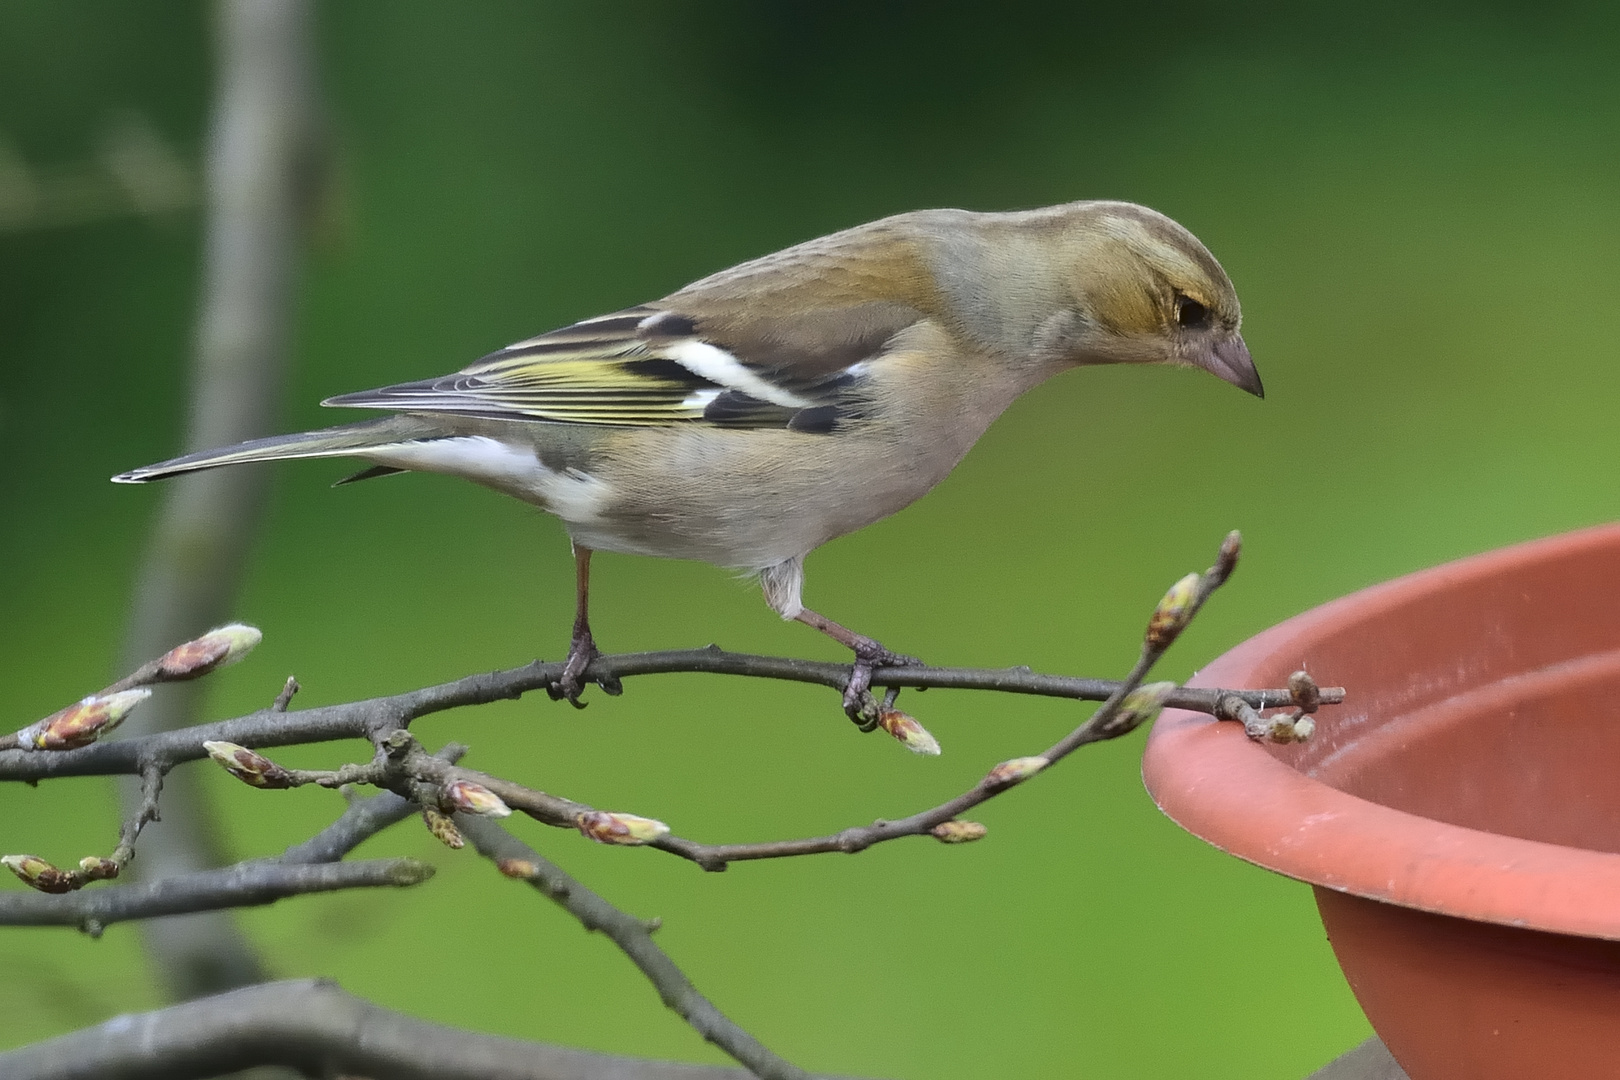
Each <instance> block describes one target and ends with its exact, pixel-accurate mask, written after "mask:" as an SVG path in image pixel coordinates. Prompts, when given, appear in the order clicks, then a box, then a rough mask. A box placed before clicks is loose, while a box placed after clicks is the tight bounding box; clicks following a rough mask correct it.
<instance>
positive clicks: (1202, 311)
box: [1176, 293, 1209, 329]
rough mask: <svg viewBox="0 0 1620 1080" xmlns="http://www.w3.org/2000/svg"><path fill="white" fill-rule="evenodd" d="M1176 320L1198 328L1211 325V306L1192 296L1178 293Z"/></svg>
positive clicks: (1186, 325)
mask: <svg viewBox="0 0 1620 1080" xmlns="http://www.w3.org/2000/svg"><path fill="white" fill-rule="evenodd" d="M1176 322H1178V323H1180V324H1181V325H1182V326H1185V327H1188V328H1191V329H1197V328H1198V327H1201V326H1208V325H1209V308H1207V307H1205V306H1204V305H1203V304H1200V303H1199V302H1198V301H1196V300H1194V299H1193V298H1192V297H1190V296H1183V295H1182V294H1181V293H1177V294H1176Z"/></svg>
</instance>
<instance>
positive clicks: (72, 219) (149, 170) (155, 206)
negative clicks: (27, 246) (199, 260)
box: [0, 112, 197, 233]
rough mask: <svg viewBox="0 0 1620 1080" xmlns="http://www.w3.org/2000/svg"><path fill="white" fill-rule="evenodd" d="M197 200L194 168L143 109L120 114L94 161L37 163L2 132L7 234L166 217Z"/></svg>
mask: <svg viewBox="0 0 1620 1080" xmlns="http://www.w3.org/2000/svg"><path fill="white" fill-rule="evenodd" d="M196 202H197V179H196V177H195V176H194V175H193V173H192V169H191V167H190V166H189V165H187V164H186V162H185V161H184V160H183V159H182V158H181V157H180V155H179V153H178V152H177V151H176V150H175V149H174V147H172V146H170V145H169V143H168V141H167V140H165V139H164V138H163V136H162V134H160V133H159V132H158V130H157V128H155V127H154V126H153V125H152V122H151V121H150V120H149V119H147V117H146V116H144V115H143V114H141V113H138V112H122V113H119V114H116V115H115V116H113V117H112V118H111V120H110V121H109V122H108V124H107V127H106V129H105V131H104V132H103V134H102V136H101V139H100V146H99V148H98V152H97V154H96V156H95V158H94V159H92V160H91V161H88V162H79V163H74V164H63V165H32V164H30V163H29V162H28V161H27V160H25V159H24V158H23V156H22V155H21V154H20V153H19V152H18V151H17V149H16V148H15V147H14V146H12V145H11V143H10V142H8V141H7V140H6V139H5V138H4V137H3V136H0V233H8V232H24V231H27V230H30V229H55V228H66V227H69V226H74V225H85V224H88V223H90V222H95V221H104V220H106V219H108V218H119V217H126V216H130V215H135V216H139V217H151V218H160V217H164V216H167V215H170V214H175V213H178V212H180V211H182V210H188V209H190V208H191V207H193V206H195V205H196Z"/></svg>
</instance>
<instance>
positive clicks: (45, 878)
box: [0, 855, 78, 893]
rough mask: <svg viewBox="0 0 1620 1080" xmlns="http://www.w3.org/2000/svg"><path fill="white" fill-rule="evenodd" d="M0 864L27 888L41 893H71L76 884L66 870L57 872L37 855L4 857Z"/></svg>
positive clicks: (0, 857)
mask: <svg viewBox="0 0 1620 1080" xmlns="http://www.w3.org/2000/svg"><path fill="white" fill-rule="evenodd" d="M0 864H4V866H5V868H6V869H7V870H10V871H11V872H12V873H13V874H16V875H17V876H18V877H19V878H21V879H22V880H23V882H24V884H26V885H28V886H29V888H33V889H38V890H39V891H40V892H43V893H65V892H72V891H73V890H74V889H76V888H78V882H77V881H75V880H74V877H73V875H72V874H70V873H68V872H67V871H66V870H58V869H57V868H56V867H54V866H52V865H51V864H50V863H48V862H46V861H45V860H44V859H42V858H40V857H39V856H38V855H4V856H0Z"/></svg>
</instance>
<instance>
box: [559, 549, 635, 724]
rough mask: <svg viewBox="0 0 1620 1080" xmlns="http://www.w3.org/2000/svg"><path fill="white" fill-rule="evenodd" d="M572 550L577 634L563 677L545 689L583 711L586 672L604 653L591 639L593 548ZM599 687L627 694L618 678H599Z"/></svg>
mask: <svg viewBox="0 0 1620 1080" xmlns="http://www.w3.org/2000/svg"><path fill="white" fill-rule="evenodd" d="M573 547H574V634H573V637H572V638H570V639H569V642H568V659H567V660H565V661H563V670H562V675H561V676H559V677H558V679H557V681H556V682H554V683H552V684H551V685H550V686H548V687H546V693H548V694H550V695H551V700H553V701H560V700H562V699H563V698H567V699H568V703H569V704H570V705H572V706H573V707H574V708H576V709H583V708H584V707H585V703H584V702H582V701H580V700H579V695H580V694H581V693H583V692H584V690H585V682H584V675H585V669H586V668H588V667H590V666H591V661H592V660H595V659H596V658H597V657H598V656H600V655H602V654H601V653H600V652H599V651H598V650H597V648H596V639H595V638H593V637H591V616H590V607H591V549H590V548H588V547H586V546H585V545H584V544H575V545H574V546H573ZM596 684H597V685H598V686H600V687H601V688H602V689H603V690H604V691H606V692H607V693H609V694H620V693H623V692H624V687H623V686H622V685H621V684H620V682H619V680H618V679H598V680H596Z"/></svg>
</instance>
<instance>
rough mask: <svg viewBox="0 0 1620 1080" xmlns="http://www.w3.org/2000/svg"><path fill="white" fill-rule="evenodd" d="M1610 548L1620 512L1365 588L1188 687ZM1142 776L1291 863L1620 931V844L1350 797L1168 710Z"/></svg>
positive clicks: (1165, 805)
mask: <svg viewBox="0 0 1620 1080" xmlns="http://www.w3.org/2000/svg"><path fill="white" fill-rule="evenodd" d="M1598 548H1608V549H1612V550H1616V551H1617V552H1620V523H1617V524H1613V525H1600V526H1597V527H1594V528H1589V529H1581V530H1578V531H1576V532H1571V533H1564V534H1562V535H1559V536H1553V537H1549V538H1546V539H1543V540H1532V541H1529V542H1528V543H1523V544H1516V545H1513V546H1511V547H1506V548H1501V549H1498V550H1495V551H1490V552H1486V553H1484V554H1482V555H1474V556H1471V557H1469V558H1465V559H1460V560H1458V561H1456V562H1451V563H1446V564H1444V565H1442V566H1437V567H1433V568H1431V569H1428V570H1420V571H1418V572H1416V573H1413V574H1408V575H1406V576H1404V577H1400V578H1396V579H1394V580H1393V581H1388V582H1384V583H1383V584H1380V585H1374V586H1371V587H1370V588H1366V589H1362V590H1361V591H1359V592H1355V593H1352V594H1350V595H1348V596H1345V597H1341V598H1340V599H1337V600H1333V601H1330V602H1328V603H1326V604H1323V605H1321V606H1320V607H1316V608H1312V609H1311V610H1309V611H1306V612H1304V613H1303V614H1300V615H1296V616H1295V617H1293V618H1291V619H1289V620H1287V621H1286V622H1282V623H1278V624H1277V625H1276V626H1273V627H1271V628H1270V629H1269V630H1265V631H1263V632H1261V633H1260V634H1257V635H1256V636H1254V637H1252V638H1250V639H1249V640H1247V641H1245V642H1243V643H1242V644H1241V645H1238V646H1237V647H1236V648H1234V649H1232V650H1231V651H1230V652H1227V653H1225V654H1224V655H1222V656H1221V657H1220V658H1219V659H1217V660H1215V661H1214V662H1213V663H1211V664H1209V665H1208V666H1206V667H1205V668H1204V669H1203V670H1201V671H1199V672H1198V674H1197V675H1196V676H1195V677H1194V678H1193V679H1191V680H1190V681H1189V683H1188V685H1190V686H1239V687H1241V686H1249V685H1253V684H1254V678H1255V677H1256V676H1255V675H1254V673H1255V672H1256V671H1258V670H1259V669H1261V668H1262V667H1263V666H1267V661H1268V660H1269V659H1270V658H1271V657H1272V656H1274V655H1275V654H1277V653H1279V652H1284V651H1286V652H1289V653H1295V654H1297V653H1298V652H1299V651H1300V645H1301V644H1302V643H1305V642H1308V641H1310V640H1312V639H1314V638H1317V637H1319V636H1323V635H1325V634H1326V633H1327V632H1328V631H1330V630H1331V629H1332V628H1334V627H1336V626H1339V625H1341V624H1342V623H1343V622H1344V621H1346V620H1357V619H1361V618H1366V617H1368V616H1370V615H1372V614H1374V613H1376V612H1378V611H1380V610H1382V609H1384V608H1387V607H1389V606H1393V605H1394V604H1397V603H1400V602H1403V601H1406V600H1408V599H1410V598H1411V597H1413V596H1416V595H1420V594H1423V593H1431V592H1438V591H1442V590H1445V589H1448V588H1453V587H1456V586H1458V585H1461V584H1465V583H1467V582H1470V581H1473V580H1476V579H1479V578H1482V577H1490V576H1493V575H1496V574H1502V573H1506V572H1509V571H1511V570H1513V569H1514V568H1516V567H1521V566H1525V565H1528V564H1534V563H1538V562H1543V561H1552V560H1556V559H1558V558H1561V557H1565V556H1570V555H1577V554H1580V553H1582V552H1583V551H1585V550H1587V549H1598ZM1351 694H1352V695H1353V694H1354V689H1353V688H1352V689H1351ZM1353 705H1354V701H1353V697H1352V700H1351V702H1350V707H1353ZM1142 779H1143V782H1144V783H1145V784H1146V785H1147V789H1148V793H1149V794H1150V795H1151V796H1152V797H1153V801H1154V802H1155V803H1157V804H1158V807H1159V809H1160V810H1161V811H1163V812H1164V814H1165V815H1166V816H1168V817H1169V818H1170V819H1171V820H1172V821H1174V822H1176V823H1177V824H1178V825H1180V826H1181V827H1182V828H1184V829H1186V830H1187V831H1188V832H1190V833H1192V834H1193V835H1195V836H1197V837H1199V838H1200V839H1203V840H1205V841H1206V842H1208V843H1210V844H1212V845H1214V846H1215V847H1217V848H1219V849H1221V850H1222V851H1225V852H1227V853H1228V854H1231V855H1235V856H1237V857H1238V858H1240V859H1244V860H1246V861H1248V862H1251V863H1254V864H1255V865H1257V866H1262V867H1264V868H1266V869H1268V870H1274V871H1276V872H1277V873H1279V874H1284V875H1286V876H1288V877H1291V878H1296V879H1298V880H1300V881H1305V882H1309V883H1311V884H1313V885H1319V886H1323V887H1326V888H1329V889H1335V890H1337V891H1340V892H1345V893H1351V894H1353V895H1356V896H1363V897H1367V898H1369V899H1373V900H1381V901H1385V902H1387V903H1392V904H1399V905H1401V906H1403V907H1410V908H1416V909H1418V910H1420V911H1431V912H1436V913H1439V914H1446V915H1453V916H1458V917H1461V918H1465V919H1474V920H1478V921H1481V922H1490V923H1499V924H1502V925H1506V926H1518V927H1526V928H1531V929H1537V930H1547V931H1552V932H1555V933H1562V934H1575V935H1580V936H1584V937H1598V938H1608V939H1615V940H1620V854H1611V853H1608V852H1601V851H1592V850H1587V849H1584V848H1574V847H1565V846H1562V845H1559V844H1549V843H1543V842H1540V841H1535V840H1523V839H1519V838H1518V837H1512V836H1504V835H1501V834H1499V833H1490V832H1484V831H1481V830H1478V829H1470V828H1466V827H1463V826H1459V825H1451V824H1447V823H1445V822H1441V821H1435V820H1433V819H1430V818H1425V817H1420V816H1418V815H1416V814H1409V813H1406V812H1404V811H1401V810H1395V809H1393V808H1391V807H1388V806H1382V805H1380V804H1378V803H1374V802H1370V801H1368V800H1366V799H1361V798H1358V797H1356V796H1354V795H1349V794H1347V793H1345V792H1342V791H1339V790H1338V789H1336V788H1332V787H1329V786H1328V785H1327V784H1324V783H1322V782H1321V781H1318V780H1314V779H1311V778H1310V777H1307V776H1305V775H1303V774H1302V773H1299V772H1296V771H1295V770H1294V769H1292V768H1291V767H1289V766H1288V765H1287V764H1285V763H1284V762H1282V761H1280V760H1278V759H1277V758H1275V757H1273V756H1272V755H1271V754H1270V753H1268V752H1267V751H1266V750H1265V749H1264V748H1262V747H1261V746H1259V745H1258V744H1256V743H1253V742H1251V741H1250V740H1249V739H1248V737H1247V736H1246V735H1244V734H1243V729H1242V728H1241V727H1240V726H1239V725H1237V724H1233V723H1220V722H1217V721H1216V720H1214V719H1213V718H1211V717H1209V716H1206V715H1204V714H1203V713H1193V712H1186V711H1183V710H1179V709H1177V710H1170V709H1167V710H1165V712H1164V714H1163V715H1162V716H1161V717H1160V718H1159V720H1158V722H1157V723H1156V724H1155V725H1154V728H1153V731H1152V733H1151V735H1150V736H1149V737H1148V743H1147V748H1146V751H1145V752H1144V754H1143V758H1142ZM1504 870H1511V873H1510V874H1504V873H1503V871H1504Z"/></svg>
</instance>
